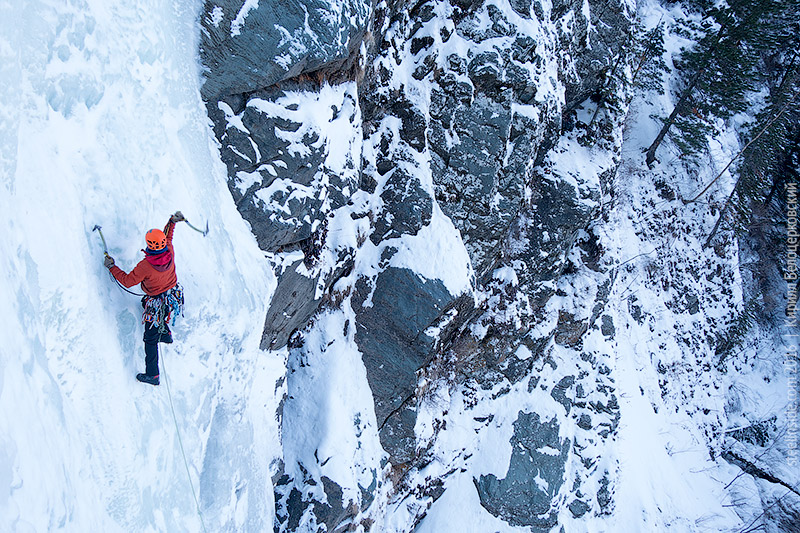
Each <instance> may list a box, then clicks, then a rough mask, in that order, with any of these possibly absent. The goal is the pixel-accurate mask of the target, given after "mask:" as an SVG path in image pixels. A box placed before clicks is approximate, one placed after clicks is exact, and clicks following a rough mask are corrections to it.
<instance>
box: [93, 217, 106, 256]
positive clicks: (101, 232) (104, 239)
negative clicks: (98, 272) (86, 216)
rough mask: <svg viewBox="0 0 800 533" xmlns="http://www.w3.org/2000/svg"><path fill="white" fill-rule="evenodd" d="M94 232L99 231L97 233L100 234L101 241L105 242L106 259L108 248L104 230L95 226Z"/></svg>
mask: <svg viewBox="0 0 800 533" xmlns="http://www.w3.org/2000/svg"><path fill="white" fill-rule="evenodd" d="M92 231H97V233H99V234H100V239H101V240H102V241H103V253H104V254H105V255H106V257H108V247H107V246H106V238H105V237H103V230H102V228H101V227H100V226H98V225H97V224H95V225H94V227H93V228H92Z"/></svg>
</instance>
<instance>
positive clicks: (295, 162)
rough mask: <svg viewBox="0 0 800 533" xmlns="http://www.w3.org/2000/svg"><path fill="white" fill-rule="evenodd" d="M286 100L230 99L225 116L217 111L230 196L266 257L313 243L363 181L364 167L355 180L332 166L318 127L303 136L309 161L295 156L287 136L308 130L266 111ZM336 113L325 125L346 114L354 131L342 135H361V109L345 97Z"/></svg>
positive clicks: (280, 92) (277, 93) (276, 94)
mask: <svg viewBox="0 0 800 533" xmlns="http://www.w3.org/2000/svg"><path fill="white" fill-rule="evenodd" d="M293 88H294V89H295V90H297V91H315V90H316V89H317V88H316V87H315V86H314V85H311V84H295V85H294V86H293ZM286 94H287V92H286V89H277V88H273V89H268V90H263V91H258V92H254V93H252V94H249V95H248V96H247V98H243V97H239V98H237V99H235V100H236V101H234V100H232V99H228V100H226V101H225V102H223V103H222V104H221V108H217V109H214V106H211V105H209V113H210V115H211V117H212V119H213V120H214V122H215V125H216V127H215V131H216V134H217V137H218V138H219V139H220V144H221V155H222V160H223V162H225V164H226V165H227V167H228V176H229V178H228V188H229V190H230V191H231V195H232V196H233V199H234V201H235V202H236V207H237V209H238V210H239V212H240V213H241V214H242V217H243V218H244V219H245V220H247V222H248V223H249V224H250V227H251V230H252V231H253V234H254V235H255V236H256V240H257V241H258V245H259V247H260V248H261V249H262V250H266V251H277V250H279V249H281V247H283V246H286V245H291V244H296V243H298V242H300V241H302V240H305V239H308V238H309V237H310V236H311V233H312V231H314V230H315V229H316V226H317V225H318V224H319V223H320V221H322V220H324V219H325V218H326V217H327V215H328V214H329V213H330V212H331V211H332V210H334V209H337V208H338V207H341V206H342V205H344V204H346V203H347V202H348V201H349V199H350V197H351V195H352V194H353V193H354V192H355V191H356V189H357V187H358V181H359V176H358V172H357V169H356V168H355V165H356V164H359V163H360V162H359V161H352V162H350V165H351V166H350V168H349V169H348V170H349V172H344V173H342V172H336V171H334V170H333V169H331V168H329V167H328V166H327V165H326V164H325V161H326V157H327V156H328V154H327V152H326V149H327V148H326V143H324V142H318V141H320V139H319V136H318V135H317V133H316V132H315V131H314V129H313V128H311V127H307V128H305V129H304V130H303V131H304V132H305V133H304V138H303V145H304V146H305V147H306V149H307V150H306V153H304V154H300V153H296V152H294V151H290V150H288V147H289V142H287V141H286V140H284V137H285V134H286V133H294V132H297V131H299V130H300V129H301V128H303V127H304V124H301V123H297V122H292V121H291V120H287V119H286V118H283V117H282V116H280V115H270V114H268V113H266V112H264V111H263V110H262V107H261V106H260V105H259V104H260V103H261V102H269V103H271V104H275V103H278V102H280V99H281V98H282V97H284V96H285V95H286ZM226 106H227V108H226ZM218 107H219V106H218ZM278 107H280V106H278ZM239 108H241V109H239ZM226 112H227V113H233V114H234V115H236V117H237V118H238V119H239V120H240V121H241V123H242V125H243V126H244V128H245V129H246V130H247V131H246V132H243V131H241V130H240V129H239V128H237V127H235V126H230V125H229V123H228V119H227V118H226ZM329 113H330V116H329V117H324V118H323V120H325V119H327V120H330V121H332V120H336V119H340V117H341V116H342V113H344V114H345V118H346V123H347V125H348V129H347V130H346V131H342V132H341V133H342V135H350V136H355V135H356V134H355V132H356V130H357V128H359V127H360V125H359V124H358V123H357V118H358V113H357V105H356V101H355V99H354V97H353V96H352V95H351V94H350V93H348V92H347V91H342V99H341V101H339V102H335V103H334V104H333V106H332V107H331V110H330V111H329ZM319 118H320V117H318V119H319ZM282 134H283V135H282ZM339 156H340V154H337V157H339Z"/></svg>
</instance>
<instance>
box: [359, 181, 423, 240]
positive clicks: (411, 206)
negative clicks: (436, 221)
mask: <svg viewBox="0 0 800 533" xmlns="http://www.w3.org/2000/svg"><path fill="white" fill-rule="evenodd" d="M380 196H381V199H382V200H383V205H384V210H383V212H382V213H381V214H380V215H378V218H377V219H376V220H375V226H374V231H373V232H372V234H371V235H370V240H371V241H372V242H373V243H374V244H376V245H377V244H378V243H380V242H382V241H384V240H386V239H391V238H394V237H400V236H401V235H416V234H417V232H419V230H420V229H422V227H423V226H426V225H427V224H428V223H430V221H431V216H432V214H433V199H432V198H431V197H430V195H429V194H428V193H427V192H426V191H425V190H424V189H423V188H422V184H421V183H420V182H419V180H418V179H417V178H415V177H412V176H409V175H408V173H406V171H405V170H404V169H403V168H402V167H396V168H394V169H393V170H392V171H391V175H390V176H389V177H388V178H387V180H386V183H385V184H384V186H383V190H382V191H381V194H380Z"/></svg>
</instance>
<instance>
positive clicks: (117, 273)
mask: <svg viewBox="0 0 800 533" xmlns="http://www.w3.org/2000/svg"><path fill="white" fill-rule="evenodd" d="M182 220H186V219H185V218H184V217H183V214H182V213H181V212H180V211H176V212H175V214H174V215H172V216H171V217H169V222H167V225H166V226H164V231H161V230H160V229H151V230H150V231H148V232H147V234H146V235H145V242H146V243H147V248H146V249H144V250H142V251H143V252H144V253H145V256H144V259H142V260H141V261H139V264H138V265H136V266H135V267H134V269H133V270H131V272H130V273H126V272H125V271H123V270H122V269H121V268H119V267H118V266H116V265H115V264H114V259H113V258H112V257H111V256H109V255H107V256H106V258H105V261H104V263H103V264H104V265H105V266H106V268H108V269H109V271H110V272H111V274H112V275H113V276H114V278H116V280H117V281H119V282H120V283H121V284H122V285H123V286H125V287H132V286H134V285H136V284H137V283H141V287H142V290H143V291H144V293H145V296H144V297H143V298H142V307H143V308H144V311H143V313H142V322H143V323H144V354H145V355H144V364H145V371H144V373H143V374H137V375H136V379H138V380H139V381H141V382H142V383H149V384H150V385H158V383H159V379H158V374H159V372H158V343H159V342H164V343H171V342H172V332H171V331H170V330H169V321H170V319H172V320H173V323H174V319H175V317H176V316H177V315H178V314H180V312H181V309H182V307H183V290H182V289H181V286H180V285H179V284H178V277H177V276H176V274H175V250H174V248H173V247H172V232H173V230H174V229H175V223H176V222H180V221H182Z"/></svg>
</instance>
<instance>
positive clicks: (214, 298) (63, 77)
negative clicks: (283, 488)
mask: <svg viewBox="0 0 800 533" xmlns="http://www.w3.org/2000/svg"><path fill="white" fill-rule="evenodd" d="M199 7H200V6H199V2H190V3H188V5H186V3H184V5H181V6H176V4H174V3H173V2H168V1H157V0H148V1H144V2H124V1H115V0H69V1H65V2H55V1H47V0H42V1H34V2H26V3H19V2H2V3H0V15H2V16H0V128H1V130H0V228H2V229H0V235H2V238H1V239H0V263H1V264H0V295H2V297H1V298H0V339H2V341H1V342H0V531H106V532H111V531H198V530H200V521H199V518H198V514H197V511H196V509H195V502H194V499H193V496H192V492H191V489H190V485H189V480H188V479H187V473H186V471H185V468H184V463H183V458H182V456H181V454H180V448H179V446H178V441H177V437H176V428H175V424H174V422H173V419H172V415H171V411H170V407H169V401H168V397H167V388H166V387H165V386H164V385H165V381H166V380H169V383H170V385H171V390H172V399H173V400H174V404H175V410H176V414H177V424H178V427H179V428H180V431H181V433H182V436H183V444H184V447H185V449H186V455H187V460H188V463H189V469H190V473H191V476H192V481H193V483H194V486H195V488H196V489H197V490H198V492H199V495H198V496H199V499H200V504H201V508H202V510H203V515H204V519H205V524H206V526H207V527H208V530H209V531H240V530H244V529H249V530H261V529H263V527H264V524H271V522H272V518H271V516H272V515H271V513H272V508H273V505H272V487H271V482H270V477H269V461H270V460H271V459H272V458H273V456H274V455H275V453H277V452H279V448H278V445H277V442H276V439H277V427H276V423H275V421H274V416H273V414H274V412H275V405H274V404H273V403H274V402H275V398H274V390H275V387H274V384H275V379H276V378H277V377H278V376H279V375H282V372H283V363H282V361H277V362H274V360H273V361H272V362H271V360H269V359H267V358H266V357H264V356H263V354H262V353H261V352H259V350H258V342H259V339H260V333H261V327H262V322H263V317H264V311H265V304H266V302H267V300H268V298H269V295H270V292H271V291H272V288H273V286H274V281H273V278H272V274H271V273H270V271H269V270H268V269H267V268H265V262H264V261H263V257H262V256H261V254H260V252H259V250H258V247H257V246H256V242H255V239H254V238H253V237H252V235H251V234H250V232H249V229H248V228H247V226H246V224H245V223H244V222H243V221H242V219H241V217H240V216H239V215H238V213H237V212H236V209H235V207H234V205H233V202H232V200H231V197H230V194H229V193H228V190H227V187H226V185H225V169H224V168H223V166H222V164H221V163H220V162H219V159H218V154H217V149H216V144H215V143H214V142H213V139H212V137H211V132H210V129H209V128H208V122H207V117H206V115H205V112H204V108H203V105H202V101H201V99H200V96H199V72H198V62H197V58H196V50H197V25H196V14H197V10H198V9H199ZM177 209H180V210H182V211H183V212H184V213H185V214H186V216H187V217H188V218H189V220H191V221H192V222H194V223H195V225H199V224H200V223H202V222H204V221H205V220H208V221H209V226H210V227H211V233H210V235H209V236H208V237H206V238H203V237H202V236H201V235H200V234H199V233H195V232H193V231H191V230H190V229H189V228H188V227H187V226H186V225H180V226H179V227H178V228H177V230H176V233H175V248H176V264H177V269H178V276H179V279H180V281H181V283H182V284H183V286H184V289H185V294H186V312H185V316H184V317H182V318H181V319H180V320H179V322H178V324H177V326H176V327H175V328H174V332H175V339H176V342H175V344H172V345H168V346H166V347H165V348H164V349H163V350H162V354H163V358H162V363H163V364H162V385H161V386H159V387H155V388H154V387H150V386H144V385H141V384H139V383H137V382H136V381H135V379H134V375H135V374H136V373H137V372H141V371H142V369H143V354H142V343H141V335H142V326H141V324H140V311H141V308H140V304H139V300H138V298H135V297H133V296H130V295H128V294H126V293H124V292H122V291H120V290H119V289H118V288H117V287H116V286H114V285H113V284H112V282H111V280H110V279H109V276H108V274H107V272H106V271H105V269H104V268H103V265H102V259H103V256H102V250H101V247H100V240H99V236H98V234H97V233H96V232H92V231H91V230H92V227H93V226H94V225H95V224H99V225H102V227H103V231H104V234H105V237H106V239H107V241H108V245H109V251H110V253H111V254H112V255H113V256H114V258H115V259H116V262H117V264H118V265H119V266H121V267H122V268H124V269H126V270H129V269H131V268H132V267H133V266H134V265H135V264H136V262H137V261H139V259H141V252H140V251H139V250H140V248H142V247H143V246H142V245H143V242H142V237H143V234H144V232H145V230H147V229H149V228H151V227H160V226H162V225H163V224H164V223H165V222H166V220H167V217H168V216H169V215H170V213H172V212H173V211H175V210H177ZM201 221H202V222H201ZM248 406H253V407H248ZM220 471H222V472H225V475H224V476H218V475H216V474H215V473H217V472H220Z"/></svg>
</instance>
